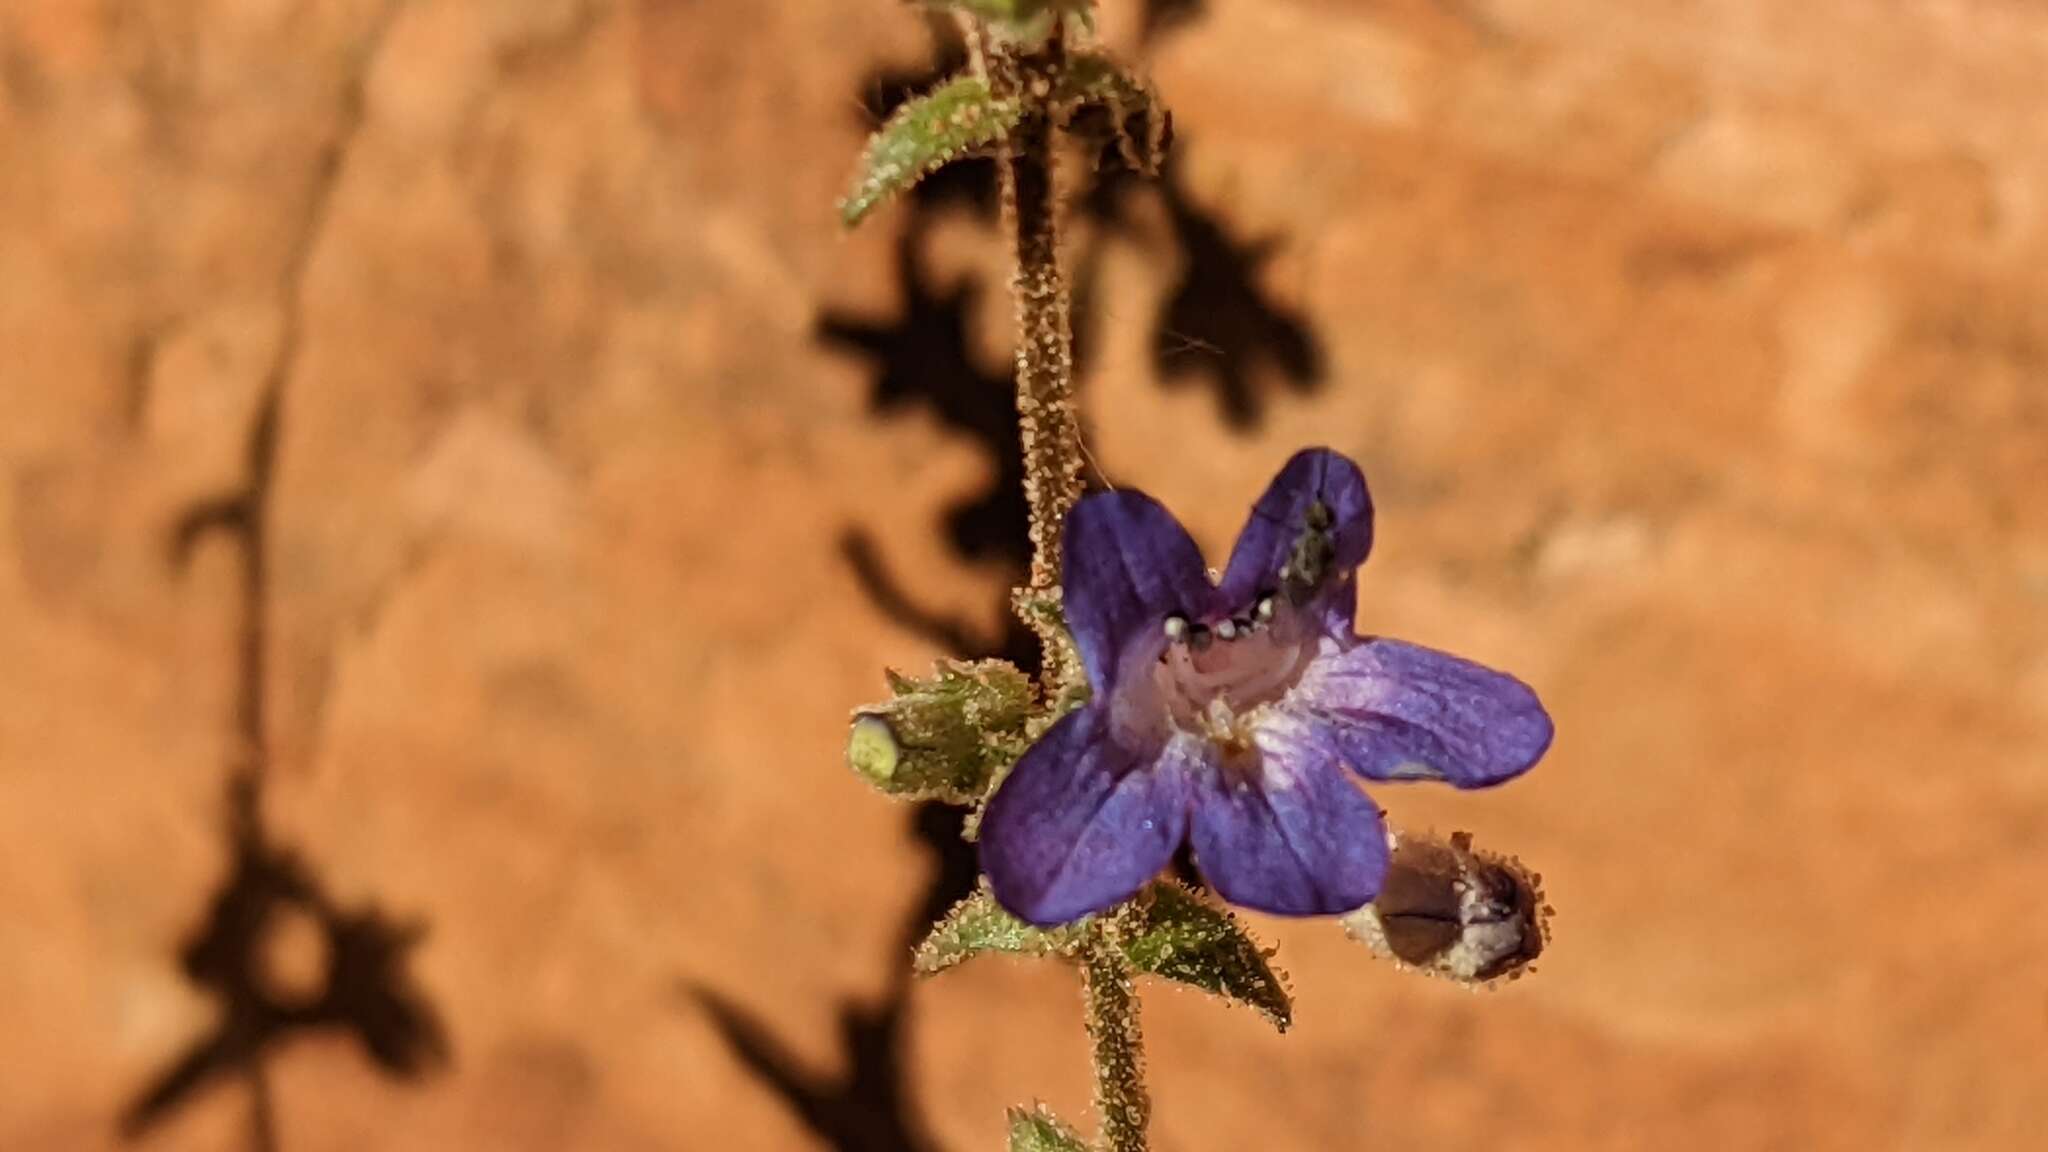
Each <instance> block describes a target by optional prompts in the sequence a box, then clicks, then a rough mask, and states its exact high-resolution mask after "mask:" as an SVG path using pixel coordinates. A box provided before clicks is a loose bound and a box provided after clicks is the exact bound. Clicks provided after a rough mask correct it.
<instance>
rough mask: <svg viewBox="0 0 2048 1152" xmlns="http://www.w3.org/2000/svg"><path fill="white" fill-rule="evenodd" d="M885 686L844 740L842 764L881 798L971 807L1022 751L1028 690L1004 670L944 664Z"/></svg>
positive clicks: (992, 664) (990, 663) (1024, 680)
mask: <svg viewBox="0 0 2048 1152" xmlns="http://www.w3.org/2000/svg"><path fill="white" fill-rule="evenodd" d="M889 686H890V687H891V688H892V689H894V691H895V695H894V696H893V697H892V698H890V699H889V700H888V701H886V702H884V703H881V704H877V705H873V706H870V707H867V708H862V709H860V710H858V711H856V712H855V713H854V714H853V726H852V729H851V730H850V731H849V732H848V734H847V740H846V762H847V764H848V765H849V766H850V767H852V768H853V770H854V771H855V772H858V773H860V775H861V776H862V777H863V778H864V779H866V780H867V781H868V782H869V783H871V784H873V785H874V786H875V787H877V788H880V789H881V790H883V791H884V792H889V793H892V794H895V795H900V796H911V797H920V798H922V797H932V798H937V799H941V800H947V801H951V802H953V803H960V804H965V803H972V802H974V801H976V800H979V799H980V798H981V795H982V793H983V792H984V791H986V790H987V787H988V781H989V779H990V778H991V777H992V776H993V775H994V774H995V772H996V771H997V770H998V769H1000V768H1002V767H1004V766H1006V765H1007V764H1009V762H1010V761H1011V760H1013V759H1014V758H1015V756H1016V753H1017V751H1018V750H1019V748H1020V747H1021V744H1022V741H1023V731H1024V723H1025V719H1026V717H1027V716H1028V715H1029V714H1030V708H1031V701H1032V687H1031V681H1030V679H1029V678H1028V677H1026V676H1025V675H1024V674H1023V673H1022V672H1019V671H1018V670H1017V669H1016V668H1015V667H1013V666H1011V665H1009V664H1006V663H1004V662H1002V661H1000V660H983V661H977V662H974V663H965V662H959V661H944V662H941V663H940V664H939V665H938V667H937V668H936V669H935V670H934V673H933V675H932V677H931V678H930V679H926V680H915V679H911V678H910V677H907V676H900V675H896V674H894V673H891V674H890V676H889Z"/></svg>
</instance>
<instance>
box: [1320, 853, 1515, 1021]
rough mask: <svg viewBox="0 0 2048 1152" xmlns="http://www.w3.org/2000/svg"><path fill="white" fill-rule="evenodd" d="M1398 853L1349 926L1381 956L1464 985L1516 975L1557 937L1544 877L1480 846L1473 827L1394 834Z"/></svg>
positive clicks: (1345, 921) (1348, 919)
mask: <svg viewBox="0 0 2048 1152" xmlns="http://www.w3.org/2000/svg"><path fill="white" fill-rule="evenodd" d="M1387 839H1388V841H1389V843H1390V844H1391V845H1392V848H1393V857H1392V859H1391V861H1390V862H1389V863H1388V865H1387V876H1386V880H1385V881H1384V882H1383V883H1382V884H1381V886H1380V894H1379V896H1378V897H1377V898H1376V899H1374V900H1373V902H1372V903H1370V904H1367V905H1366V906H1365V907H1363V908H1360V909H1358V910H1357V911H1355V912H1352V913H1350V914H1349V915H1347V916H1345V917H1344V918H1343V920H1342V923H1343V925H1344V931H1345V932H1346V933H1348V934H1349V935H1350V936H1351V937H1352V938H1353V939H1355V940H1358V941H1360V942H1361V943H1363V944H1365V945H1366V947H1368V948H1371V949H1372V950H1373V951H1374V952H1376V953H1378V954H1379V955H1381V956H1385V957H1388V958H1390V959H1392V960H1394V961H1396V962H1398V963H1401V964H1404V965H1407V966H1409V967H1413V968H1419V969H1421V970H1423V971H1425V972H1431V973H1435V974H1436V975H1439V976H1445V977H1448V978H1450V979H1452V980H1456V981H1458V982H1459V983H1462V984H1490V983H1492V982H1494V981H1496V980H1501V979H1507V980H1513V979H1516V978H1518V977H1520V976H1521V975H1522V974H1523V973H1524V972H1527V971H1529V970H1530V965H1531V964H1532V963H1533V962H1534V961H1535V959H1536V958H1537V957H1538V956H1539V955H1541V954H1542V952H1543V946H1544V943H1545V942H1546V941H1547V940H1548V937H1549V917H1550V912H1551V909H1550V906H1549V905H1548V904H1546V903H1544V900H1543V889H1542V877H1540V876H1538V875H1537V874H1535V873H1534V872H1531V871H1529V870H1528V869H1527V868H1525V867H1523V866H1522V863H1521V862H1520V861H1518V860H1516V859H1514V858H1513V857H1510V856H1496V855H1494V854H1492V853H1489V852H1481V851H1479V850H1478V849H1475V848H1474V847H1473V846H1472V837H1471V835H1470V834H1469V833H1465V832H1454V833H1452V834H1451V836H1450V838H1449V839H1448V840H1444V839H1441V838H1438V837H1436V836H1425V835H1414V834H1407V833H1402V834H1394V833H1389V835H1388V837H1387Z"/></svg>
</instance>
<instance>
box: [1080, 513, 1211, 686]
mask: <svg viewBox="0 0 2048 1152" xmlns="http://www.w3.org/2000/svg"><path fill="white" fill-rule="evenodd" d="M1064 576H1065V581H1064V588H1063V591H1062V595H1061V600H1062V604H1063V606H1064V609H1065V612H1066V617H1067V628H1068V630H1069V631H1070V632H1072V633H1073V636H1074V643H1075V645H1076V646H1077V647H1079V648H1080V650H1081V663H1082V665H1083V666H1084V667H1086V668H1087V670H1088V684H1089V686H1090V687H1091V688H1093V689H1095V694H1096V695H1097V696H1098V697H1102V696H1105V695H1107V694H1108V692H1109V690H1110V688H1111V687H1112V686H1113V685H1114V684H1115V683H1116V680H1117V670H1118V666H1119V665H1120V664H1121V663H1122V661H1123V660H1124V659H1125V658H1126V657H1127V656H1128V655H1129V654H1130V653H1131V649H1132V641H1134V640H1139V639H1156V640H1158V642H1159V644H1160V645H1163V644H1164V643H1165V641H1164V636H1163V634H1162V633H1161V631H1160V626H1161V625H1162V624H1163V623H1164V621H1165V619H1166V617H1167V616H1168V615H1169V614H1171V613H1174V612H1184V613H1187V614H1189V615H1191V616H1202V615H1207V614H1208V613H1209V611H1210V609H1211V606H1212V605H1213V604H1214V602H1215V598H1216V588H1215V585H1213V584H1211V583H1209V574H1208V570H1207V569H1206V568H1204V567H1203V564H1202V550H1201V549H1200V548H1198V547H1197V546H1196V545H1195V541H1194V539H1193V538H1192V537H1190V536H1189V535H1188V533H1187V529H1185V528H1183V527H1181V524H1180V521H1179V520H1176V519H1174V516H1173V513H1171V512H1168V511H1167V510H1166V509H1165V508H1164V507H1162V506H1161V505H1160V504H1159V502H1158V501H1156V500H1154V499H1152V498H1151V497H1150V496H1147V495H1145V494H1144V493H1142V492H1133V491H1128V490H1126V491H1120V492H1098V493H1095V494H1094V495H1092V496H1087V497H1084V498H1082V500H1081V501H1080V503H1078V504H1076V505H1074V510H1073V511H1072V512H1071V513H1069V514H1068V516H1067V531H1066V562H1065V573H1064ZM1143 656H1144V659H1145V661H1146V662H1147V663H1149V662H1150V661H1151V660H1153V659H1156V658H1157V656H1158V651H1157V650H1156V649H1148V651H1147V652H1146V653H1144V654H1143Z"/></svg>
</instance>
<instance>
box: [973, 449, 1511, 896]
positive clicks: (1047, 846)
mask: <svg viewBox="0 0 2048 1152" xmlns="http://www.w3.org/2000/svg"><path fill="white" fill-rule="evenodd" d="M1372 532H1373V511H1372V501H1371V498H1370V496H1369V494H1368V492H1367V489H1366V486H1365V478H1364V476H1363V475H1362V474H1361V473H1360V472H1359V470H1358V467H1357V466H1356V465H1355V464H1353V463H1352V462H1351V461H1350V460H1348V459H1346V458H1345V457H1343V456H1341V455H1339V454H1337V453H1335V452H1332V451H1330V450H1328V449H1319V448H1318V449H1307V450H1304V451H1302V452H1299V453H1297V454H1296V455H1295V456H1294V457H1293V458H1292V459H1290V460H1289V461H1288V462H1287V464H1286V465H1285V466H1284V467H1282V468H1281V470H1280V472H1279V474H1278V475H1276V476H1275V477H1274V479H1273V482H1272V484H1271V485H1270V486H1269V487H1268V488H1267V490H1266V492H1265V494H1264V495H1263V496H1262V497H1260V499H1259V501H1258V502H1257V504H1255V505H1254V506H1253V509H1252V513H1251V517H1250V519H1249V520H1248V521H1247V522H1246V524H1245V527H1244V530H1243V531H1242V532H1241V533H1240V534H1239V536H1238V540H1237V545H1236V547H1235V548H1234V549H1233V551H1232V553H1231V557H1230V561H1229V564H1228V565H1227V566H1226V567H1225V569H1224V572H1223V575H1222V578H1221V580H1220V581H1217V582H1212V581H1211V580H1210V578H1209V576H1208V574H1207V570H1206V569H1205V568H1204V566H1203V563H1202V556H1201V552H1200V550H1199V549H1198V548H1197V547H1196V546H1195V544H1194V541H1193V540H1192V539H1191V538H1190V537H1189V536H1188V534H1187V532H1186V530H1185V529H1183V528H1182V527H1181V525H1180V523H1179V522H1178V521H1177V520H1175V519H1174V517H1173V515H1172V514H1171V513H1169V512H1168V511H1167V510H1166V509H1165V508H1163V507H1161V506H1160V505H1159V504H1158V503H1157V502H1155V501H1153V500H1152V499H1151V498H1150V497H1148V496H1145V495H1144V494H1142V493H1139V492H1133V491H1120V492H1106V493H1100V494H1097V495H1094V496H1090V497H1088V498H1086V499H1084V500H1082V501H1081V502H1080V503H1079V504H1078V505H1077V506H1076V507H1075V509H1074V511H1073V512H1072V513H1071V514H1070V516H1069V518H1068V522H1067V547H1066V567H1065V572H1064V578H1065V588H1064V596H1063V601H1064V604H1065V609H1066V614H1067V623H1068V626H1069V629H1070V631H1071V632H1072V633H1073V636H1074V642H1075V645H1076V647H1077V648H1078V649H1079V651H1080V654H1081V659H1082V664H1083V666H1084V668H1085V670H1086V672H1087V675H1088V683H1089V687H1090V688H1091V689H1092V690H1093V693H1094V695H1093V699H1092V700H1091V702H1090V703H1089V704H1087V705H1086V706H1084V707H1083V708H1081V709H1080V710H1078V711H1076V712H1074V713H1072V714H1070V715H1068V716H1066V717H1064V718H1062V719H1061V720H1060V721H1059V722H1058V723H1056V724H1055V725H1054V726H1053V727H1052V728H1051V729H1049V730H1048V731H1047V732H1046V733H1045V735H1044V736H1042V737H1041V738H1040V740H1039V741H1038V743H1036V744H1035V745H1033V746H1032V748H1031V749H1030V750H1029V751H1027V752H1026V753H1025V755H1024V757H1023V758H1022V759H1021V760H1020V761H1019V762H1018V763H1017V765H1016V766H1015V768H1014V769H1012V771H1011V773H1010V775H1009V776H1008V777H1007V778H1006V779H1005V780H1004V782H1003V784H1002V785H1001V786H1000V787H999V788H998V790H997V792H996V794H995V796H994V797H992V798H991V800H990V802H989V806H988V811H987V813H986V815H985V817H984V819H983V822H982V840H981V843H982V862H983V868H984V870H985V871H986V872H987V873H988V876H989V881H990V884H991V887H992V888H993V889H994V891H995V894H996V896H997V898H998V899H999V900H1000V901H1001V902H1002V903H1003V904H1004V905H1005V906H1006V907H1008V908H1009V909H1010V910H1011V911H1012V912H1014V913H1016V914H1017V915H1019V916H1021V917H1023V918H1024V919H1026V920H1030V921H1033V922H1036V923H1059V922H1064V921H1066V920H1070V919H1074V918H1076V917H1078V916H1082V915H1086V914H1088V913H1090V912H1095V911H1099V910H1101V909H1104V908H1107V907H1110V906H1112V905H1114V904H1116V903H1119V902H1121V901H1122V900H1124V899H1126V898H1128V897H1129V896H1131V895H1132V894H1134V893H1135V892H1136V891H1137V890H1138V889H1139V888H1141V887H1143V886H1144V884H1145V883H1147V882H1148V881H1149V880H1150V879H1151V877H1152V876H1153V875H1154V874H1156V873H1157V872H1158V871H1159V870H1160V869H1161V868H1162V867H1164V866H1165V864H1166V863H1167V862H1168V861H1169V860H1170V858H1171V856H1172V854H1173V852H1174V851H1175V850H1176V849H1177V848H1178V846H1179V844H1180V842H1181V841H1182V839H1183V838H1189V839H1192V841H1193V844H1194V848H1195V853H1196V857H1197V861H1198V863H1199V865H1200V867H1201V869H1202V871H1203V873H1204V875H1205V877H1206V878H1207V879H1208V881H1209V883H1210V885H1211V886H1212V887H1214V888H1215V889H1216V890H1217V891H1218V892H1220V893H1221V894H1222V895H1223V896H1224V897H1225V898H1227V899H1230V900H1231V901H1233V902H1235V903H1239V904H1244V905H1247V906H1251V907H1255V908H1260V909H1263V910H1266V911H1271V912H1276V913H1282V914H1293V915H1318V914H1336V913H1342V912H1347V911H1350V910H1351V909H1353V908H1356V907H1359V906H1361V905H1363V904H1365V903H1366V902H1368V901H1369V900H1371V899H1372V897H1373V895H1374V893H1375V892H1377V890H1378V887H1379V883H1380V879H1381V877H1382V875H1383V874H1384V872H1385V869H1386V856H1387V847H1386V835H1385V830H1384V826H1383V824H1382V822H1381V820H1380V815H1379V810H1378V809H1377V807H1375V806H1374V805H1373V803H1372V802H1371V801H1370V800H1369V799H1367V798H1366V797H1365V796H1364V795H1363V793H1361V792H1360V791H1359V790H1358V789H1357V788H1356V787H1355V786H1354V784H1353V783H1352V782H1351V780H1350V779H1349V777H1348V776H1347V775H1346V773H1345V771H1344V768H1346V767H1348V768H1349V769H1350V770H1351V771H1353V772H1355V773H1357V774H1358V775H1361V776H1364V777H1366V778H1367V779H1379V780H1393V779H1439V780H1445V781H1448V782H1449V783H1451V784H1453V785H1456V786H1458V787H1465V788H1471V787H1483V786H1486V785H1490V784H1495V783H1499V782H1501V781H1503V780H1506V779H1509V778H1511V777H1513V776H1515V775H1518V774H1520V773H1521V772H1523V771H1525V770H1527V769H1528V768H1529V767H1530V766H1531V765H1532V764H1534V763H1535V761H1536V760H1537V759H1538V758H1539V757H1540V756H1541V755H1542V754H1543V752H1544V751H1545V749H1546V748H1547V747H1548V746H1549V742H1550V736H1551V726H1550V720H1549V717H1548V715H1547V714H1546V713H1545V712H1544V710H1543V708H1542V705H1541V704H1540V703H1538V702H1537V700H1536V697H1535V695H1534V693H1533V692H1531V691H1530V690H1529V689H1528V687H1527V686H1525V685H1523V684H1522V683H1521V682H1520V681H1517V680H1515V679H1514V678H1512V677H1510V676H1507V675H1505V674H1502V673H1498V672H1493V671H1490V670H1488V669H1485V668H1482V667H1480V666H1478V665H1476V664H1472V663H1470V662H1467V661H1464V660H1460V659H1458V658H1456V657H1453V656H1448V655H1445V654H1443V653H1439V652H1433V651H1430V650H1429V649H1425V648H1419V647H1416V646H1414V645H1409V644H1403V643H1401V642H1399V641H1393V640H1386V639H1380V638H1362V637H1359V636H1357V635H1356V634H1355V633H1354V630H1353V624H1352V621H1353V613H1354V609H1355V585H1354V582H1353V579H1352V573H1353V572H1354V570H1355V569H1356V568H1357V567H1358V566H1359V565H1360V564H1361V563H1363V562H1364V560H1365V558H1366V555H1367V553H1368V552H1369V551H1370V550H1371V547H1372Z"/></svg>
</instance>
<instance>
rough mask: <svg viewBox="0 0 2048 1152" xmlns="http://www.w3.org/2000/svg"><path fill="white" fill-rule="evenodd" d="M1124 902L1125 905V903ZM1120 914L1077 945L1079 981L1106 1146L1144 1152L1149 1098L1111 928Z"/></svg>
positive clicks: (1134, 1016)
mask: <svg viewBox="0 0 2048 1152" xmlns="http://www.w3.org/2000/svg"><path fill="white" fill-rule="evenodd" d="M1126 907H1129V906H1128V905H1126ZM1121 919H1122V914H1121V913H1118V914H1117V915H1114V916H1111V917H1107V918H1106V920H1107V923H1104V924H1101V926H1099V927H1097V928H1096V929H1095V930H1094V931H1093V932H1092V933H1091V938H1090V939H1089V941H1088V942H1087V943H1086V944H1085V945H1083V946H1082V950H1081V981H1082V987H1083V989H1084V995H1085V998H1086V1000H1087V1004H1088V1038H1089V1040H1090V1041H1091V1042H1092V1044H1093V1048H1094V1057H1095V1111H1096V1113H1097V1114H1098V1115H1100V1116H1101V1117H1102V1145H1101V1146H1102V1148H1103V1150H1104V1152H1146V1144H1145V1127H1146V1123H1147V1121H1148V1120H1149V1119H1150V1118H1151V1114H1152V1099H1151V1097H1150V1096H1149V1095H1147V1094H1146V1092H1145V1073H1144V1058H1145V1045H1144V1038H1143V1036H1142V1035H1141V1034H1140V1032H1139V1029H1138V998H1137V995H1136V993H1135V992H1134V991H1133V990H1132V988H1131V966H1130V962H1129V961H1127V960H1125V959H1124V955H1123V953H1122V952H1121V951H1120V950H1118V948H1117V947H1116V944H1115V941H1114V940H1113V939H1112V938H1111V937H1110V934H1111V933H1113V932H1115V931H1117V921H1119V920H1121Z"/></svg>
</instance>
